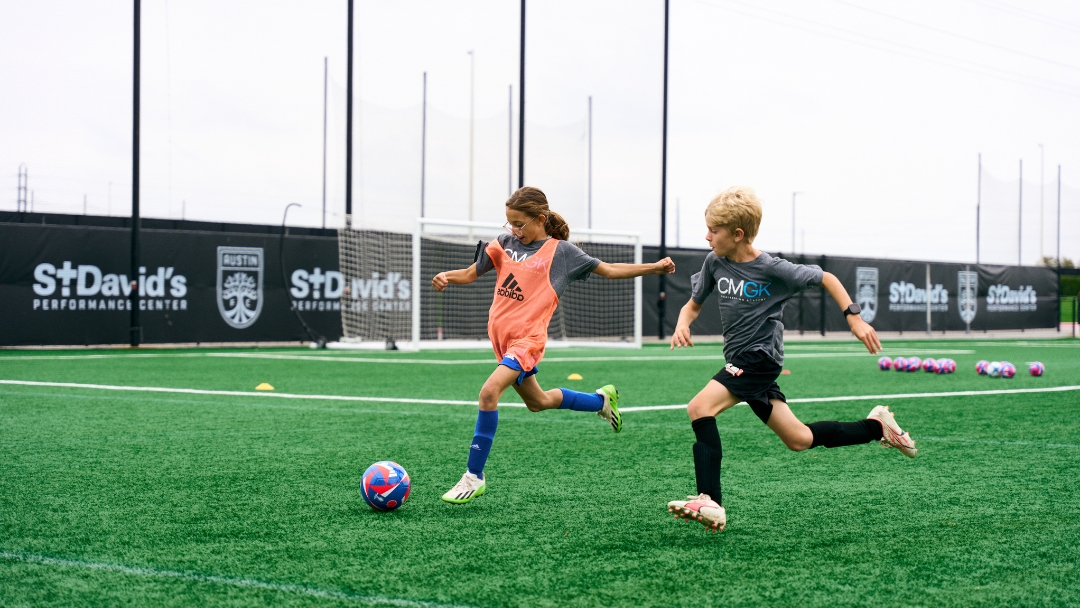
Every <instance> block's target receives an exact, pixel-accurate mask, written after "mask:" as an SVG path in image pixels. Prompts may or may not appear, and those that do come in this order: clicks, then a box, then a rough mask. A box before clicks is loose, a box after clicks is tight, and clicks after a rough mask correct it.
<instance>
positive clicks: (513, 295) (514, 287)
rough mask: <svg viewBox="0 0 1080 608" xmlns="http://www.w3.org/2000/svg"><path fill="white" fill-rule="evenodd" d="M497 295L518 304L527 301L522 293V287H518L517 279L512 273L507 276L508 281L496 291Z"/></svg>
mask: <svg viewBox="0 0 1080 608" xmlns="http://www.w3.org/2000/svg"><path fill="white" fill-rule="evenodd" d="M495 293H496V294H497V295H500V296H502V297H504V298H510V299H511V300H517V301H518V302H522V301H524V300H525V296H524V295H523V294H522V293H521V287H518V282H517V279H515V278H514V273H512V272H511V273H510V274H508V275H506V280H505V281H503V283H502V285H501V286H500V287H499V288H498V289H496V290H495Z"/></svg>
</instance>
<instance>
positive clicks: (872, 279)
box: [855, 266, 878, 323]
mask: <svg viewBox="0 0 1080 608" xmlns="http://www.w3.org/2000/svg"><path fill="white" fill-rule="evenodd" d="M877 292H878V269H877V268H875V267H873V266H860V267H858V268H856V269H855V301H856V302H858V303H859V308H861V309H862V312H860V313H859V316H860V317H862V320H863V321H866V322H867V323H873V322H874V319H875V318H877Z"/></svg>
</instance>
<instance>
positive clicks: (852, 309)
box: [844, 302, 862, 319]
mask: <svg viewBox="0 0 1080 608" xmlns="http://www.w3.org/2000/svg"><path fill="white" fill-rule="evenodd" d="M861 312H862V308H860V307H859V305H858V304H856V303H854V302H852V303H851V304H848V307H847V308H845V309H844V318H845V319H846V318H847V316H848V315H857V314H859V313H861Z"/></svg>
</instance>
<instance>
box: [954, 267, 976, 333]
mask: <svg viewBox="0 0 1080 608" xmlns="http://www.w3.org/2000/svg"><path fill="white" fill-rule="evenodd" d="M956 282H957V291H958V296H957V301H958V302H959V303H960V306H959V308H960V319H961V320H963V321H964V323H971V322H972V321H973V320H975V313H976V312H977V311H978V309H979V273H978V272H976V271H974V270H961V271H958V272H957V273H956Z"/></svg>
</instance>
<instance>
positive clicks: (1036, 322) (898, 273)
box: [0, 216, 1058, 346]
mask: <svg viewBox="0 0 1080 608" xmlns="http://www.w3.org/2000/svg"><path fill="white" fill-rule="evenodd" d="M71 217H74V216H71ZM71 217H69V216H56V218H51V220H52V222H53V223H49V224H44V223H42V224H37V223H4V222H0V243H2V244H3V246H2V247H0V303H2V306H3V314H0V346H17V345H78V344H124V343H127V341H128V325H129V319H130V311H129V310H128V306H129V303H130V299H129V294H130V292H129V289H130V287H129V285H130V282H131V280H132V278H134V279H135V280H136V281H137V285H138V287H137V288H138V289H139V293H140V300H139V306H140V310H141V312H140V315H141V316H140V319H141V325H142V328H143V336H142V341H143V342H146V343H208V342H210V343H215V342H271V341H272V342H279V341H294V340H295V341H301V340H304V341H306V340H308V339H310V338H309V336H308V333H307V331H306V330H305V329H304V327H303V325H302V324H301V322H300V320H299V319H298V318H297V315H298V314H299V315H300V316H302V318H303V320H304V321H305V322H306V323H307V324H308V325H309V326H310V327H311V328H312V330H314V331H315V332H316V333H317V334H318V335H321V336H323V337H325V338H327V339H329V340H335V339H338V338H339V337H340V336H341V333H342V332H341V306H342V301H343V296H344V300H345V301H346V302H347V303H348V305H350V306H353V307H355V309H356V310H367V309H368V305H369V303H368V302H365V301H363V300H364V299H368V298H378V297H381V296H378V295H373V293H371V292H372V291H373V290H372V289H365V285H364V283H367V284H368V285H367V287H370V286H371V285H370V283H371V281H361V282H360V283H361V284H359V287H358V288H357V289H351V290H347V289H346V285H345V281H344V277H343V276H342V274H341V272H339V269H338V243H337V237H336V236H335V233H334V232H333V231H312V230H308V231H307V232H308V233H307V234H295V233H294V234H288V235H287V236H285V238H284V239H282V238H281V236H280V233H276V234H275V233H274V232H273V231H274V230H276V228H273V227H266V226H242V225H220V224H218V225H210V224H205V225H204V224H195V223H192V222H186V223H185V222H172V224H176V225H177V226H176V227H157V228H144V229H143V230H142V234H143V249H142V257H141V260H142V267H141V268H139V269H138V272H137V273H136V275H137V276H136V277H129V276H128V275H130V274H131V269H130V267H129V264H130V261H129V260H130V257H129V256H130V241H129V239H130V232H129V230H128V229H126V228H124V227H122V226H120V225H116V223H117V222H115V221H114V222H112V225H100V226H92V225H76V224H75V223H74V222H72V223H68V224H60V223H58V222H59V221H61V220H65V219H67V220H70V219H71ZM76 219H78V218H76ZM86 219H87V220H88V221H89V220H93V219H95V218H86ZM98 219H100V220H101V223H106V222H105V220H116V219H117V218H98ZM42 221H44V220H42ZM80 221H82V220H80ZM169 223H170V222H166V221H163V220H152V221H148V222H147V224H150V225H154V226H157V225H163V224H169ZM144 225H145V224H144ZM210 226H216V227H217V229H211V228H208V227H210ZM190 227H195V228H199V229H185V228H190ZM300 232H304V229H301V230H300ZM644 249H645V250H644V252H643V255H644V259H645V260H646V261H650V260H656V259H657V256H658V253H659V251H658V248H656V247H646V248H644ZM707 253H708V252H707V251H705V250H700V249H671V250H669V255H670V256H671V257H672V259H673V260H674V261H675V264H676V272H675V274H673V275H668V276H667V280H666V294H667V300H666V301H667V315H666V324H665V330H666V331H665V334H666V335H670V334H671V331H672V329H673V328H674V325H675V322H676V320H677V319H678V314H679V309H680V308H681V307H682V306H683V305H684V304H685V303H686V302H687V300H689V299H690V277H691V275H693V274H694V273H696V272H698V271H700V270H701V265H702V262H703V261H704V260H705V256H706V254H707ZM791 259H792V261H793V262H797V263H806V264H816V265H819V266H822V267H823V268H824V269H825V270H827V271H829V272H831V273H833V274H835V275H836V276H837V277H838V278H839V279H840V281H841V282H842V283H843V285H844V287H845V288H846V289H847V291H848V293H849V294H850V295H851V296H852V298H853V299H854V300H855V301H856V302H858V303H859V304H860V306H861V307H862V309H863V318H864V319H866V320H867V321H868V322H869V323H870V324H871V325H873V326H874V327H875V328H877V329H878V330H881V331H903V332H909V331H910V332H925V331H926V329H927V324H926V322H927V314H926V312H927V311H926V309H927V305H928V301H929V307H930V323H931V328H932V330H933V331H944V330H949V331H963V330H965V329H967V328H969V327H970V329H971V330H972V331H984V330H996V329H1021V328H1038V327H1056V326H1057V320H1058V300H1057V278H1056V275H1055V273H1054V271H1053V270H1051V269H1048V268H1041V267H1018V266H976V265H964V264H946V263H929V264H928V263H926V262H907V261H898V260H874V259H859V258H839V257H831V256H830V257H825V256H794V257H792V258H791ZM283 262H284V263H283ZM928 268H929V275H930V276H929V279H930V280H929V285H927V283H928V281H927V269H928ZM283 270H284V272H283ZM374 280H375V279H372V281H374ZM400 283H401V282H399V285H398V286H397V287H398V289H397V290H394V293H395V294H398V293H399V292H400V294H404V295H403V297H401V299H402V300H406V303H407V299H408V296H409V295H410V294H409V287H408V286H403V285H401V284H400ZM405 283H407V281H405ZM658 288H659V277H658V276H656V275H650V276H647V277H644V279H643V289H644V293H643V296H642V300H643V307H644V310H643V311H642V313H643V314H642V318H643V327H642V332H643V334H644V335H645V336H654V335H656V334H657V305H656V303H657V299H658V295H659V291H658ZM350 294H351V295H350ZM350 298H351V300H355V301H351V300H350ZM823 310H824V319H823V318H822V311H823ZM784 325H785V326H786V328H787V329H788V330H790V331H797V330H800V329H802V330H803V331H806V332H819V331H821V330H822V328H823V327H822V326H824V329H825V330H827V331H844V330H846V329H847V323H846V322H845V320H844V317H843V315H842V314H841V312H840V310H839V307H838V306H837V305H836V303H835V302H833V300H832V298H830V297H828V296H827V295H825V294H824V293H823V290H821V289H820V288H814V289H810V290H807V291H806V292H804V293H802V294H800V295H799V296H796V297H795V298H793V299H792V300H790V301H789V302H788V304H787V306H786V307H785V309H784ZM692 330H693V332H694V333H695V334H696V335H719V334H722V333H723V321H722V319H721V317H720V312H719V309H718V306H717V304H716V300H715V298H710V299H709V300H708V301H707V302H706V304H705V307H704V308H703V309H702V312H701V315H700V316H699V317H698V319H697V321H696V322H695V323H694V325H693V326H692Z"/></svg>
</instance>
